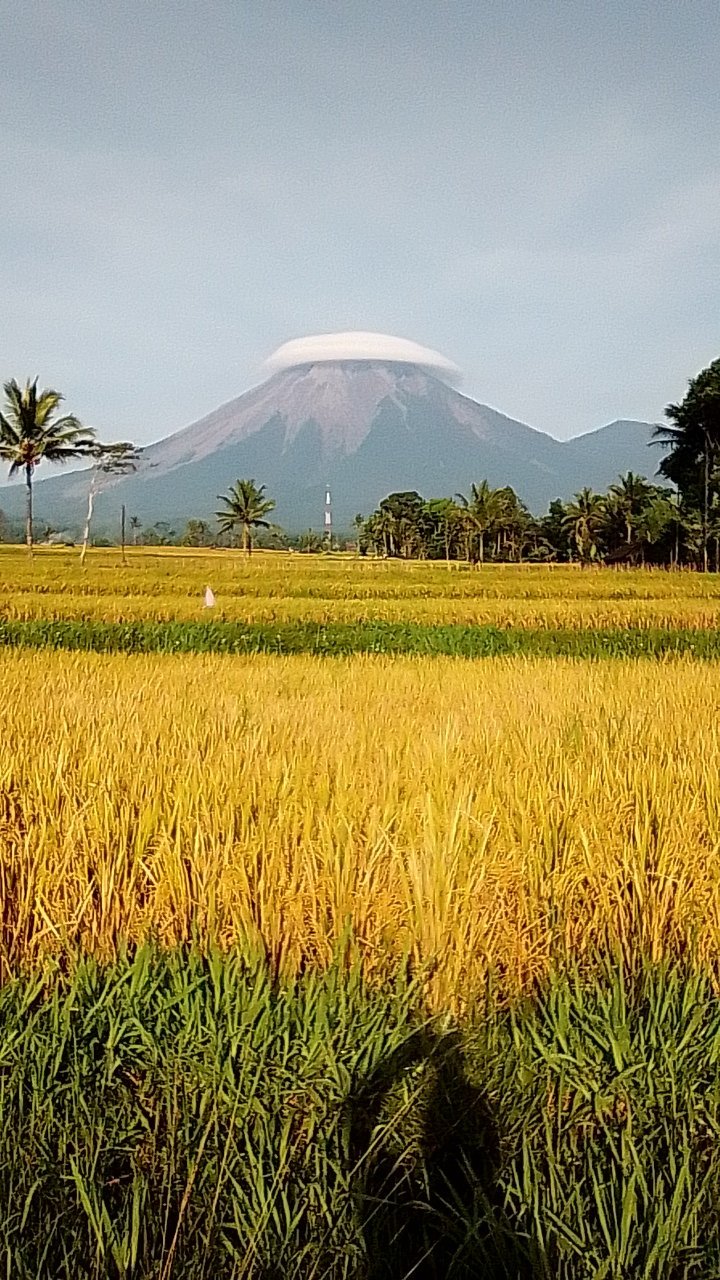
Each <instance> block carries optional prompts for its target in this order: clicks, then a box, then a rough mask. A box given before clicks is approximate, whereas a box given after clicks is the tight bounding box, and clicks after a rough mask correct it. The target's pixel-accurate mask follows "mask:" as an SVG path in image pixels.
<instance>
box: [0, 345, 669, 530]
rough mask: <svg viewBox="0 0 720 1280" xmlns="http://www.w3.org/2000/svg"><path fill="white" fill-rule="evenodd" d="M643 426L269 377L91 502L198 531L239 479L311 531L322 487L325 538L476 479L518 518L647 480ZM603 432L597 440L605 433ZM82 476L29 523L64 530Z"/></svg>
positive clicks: (366, 372) (361, 369) (9, 506)
mask: <svg viewBox="0 0 720 1280" xmlns="http://www.w3.org/2000/svg"><path fill="white" fill-rule="evenodd" d="M652 430H653V427H652V425H651V424H649V423H640V422H634V421H632V420H624V419H617V420H616V421H615V422H613V423H609V424H607V426H605V427H600V428H597V429H595V430H594V431H590V432H586V433H584V434H583V435H581V436H575V437H572V438H571V439H570V440H558V439H556V438H555V437H554V436H551V435H549V434H548V433H546V432H542V431H538V430H536V429H535V428H534V427H531V426H528V425H527V424H526V423H522V422H519V421H517V420H516V419H513V418H510V417H508V416H507V415H505V414H503V413H502V412H501V411H500V410H497V409H493V408H491V407H490V406H489V405H484V404H482V403H480V402H479V401H476V400H473V399H472V398H470V397H469V396H464V395H463V394H462V393H460V392H459V391H457V390H456V389H454V388H453V387H451V386H449V385H448V384H447V383H446V382H445V381H443V380H442V379H441V378H439V377H436V376H435V375H434V373H433V372H430V371H428V370H427V369H426V368H421V367H420V366H414V365H412V364H408V363H399V362H394V361H392V360H367V359H365V360H362V361H361V360H338V361H324V362H322V363H317V364H314V363H312V362H308V363H307V364H302V365H297V366H295V367H292V368H287V369H281V370H280V371H278V372H277V373H275V374H273V375H272V377H270V378H269V379H267V380H266V381H265V382H262V383H260V384H258V385H257V386H255V387H252V388H250V390H249V391H246V392H245V393H244V394H243V395H241V396H239V397H236V398H235V399H233V400H229V401H227V402H225V403H224V404H222V405H220V406H218V407H217V408H216V409H214V410H212V412H211V413H209V414H206V415H205V416H204V417H202V418H200V419H199V420H198V421H196V422H194V423H190V424H189V425H187V426H185V427H183V428H181V429H180V430H179V431H177V432H174V433H172V434H170V435H168V436H165V437H163V438H162V439H160V440H158V441H156V442H154V443H153V444H151V445H149V446H147V448H145V449H144V450H143V457H142V462H141V465H140V468H139V469H138V471H137V473H135V474H132V475H129V476H124V477H119V478H113V479H112V480H111V481H110V482H109V483H108V484H107V485H106V486H104V488H103V491H102V493H100V494H99V495H98V498H97V503H96V510H97V520H98V527H99V526H100V525H101V524H102V522H103V519H107V518H108V517H109V515H110V513H111V511H112V510H113V509H114V510H117V507H118V506H119V504H120V503H121V502H124V503H125V505H126V507H127V509H128V513H129V514H130V513H132V514H133V515H134V514H137V515H138V516H139V517H140V518H141V520H142V521H143V523H145V524H149V523H154V522H155V521H156V520H170V521H171V522H173V523H176V522H178V521H181V520H186V519H188V518H189V517H192V516H198V517H202V518H205V519H207V518H208V517H209V516H211V515H212V514H213V513H214V511H215V509H216V507H217V495H218V494H219V493H222V492H224V491H226V490H227V489H228V488H229V486H230V484H232V483H234V481H235V480H236V479H237V478H238V477H240V476H247V477H253V478H254V479H255V480H256V481H257V482H258V483H264V484H265V485H266V487H267V491H268V493H269V494H271V495H272V496H273V497H274V498H275V499H276V502H277V508H276V512H275V516H276V518H277V520H278V523H280V524H282V525H284V526H285V527H286V528H288V529H289V530H291V531H299V530H301V529H303V528H308V527H309V526H310V527H312V526H314V527H321V525H322V512H323V503H324V493H325V487H326V485H328V484H329V485H330V488H331V492H332V495H333V514H334V523H335V527H336V528H341V527H342V528H344V527H348V526H349V524H350V522H351V520H352V518H353V516H354V515H355V513H356V512H358V511H363V512H365V513H367V512H368V511H370V510H371V509H373V508H374V507H375V506H376V505H377V503H378V502H379V501H380V500H381V499H382V498H383V497H385V496H386V494H387V493H389V492H391V491H392V490H394V489H417V490H418V491H420V492H421V493H424V495H425V496H427V497H430V496H432V497H439V496H443V495H449V494H453V493H457V492H462V491H466V490H467V489H469V486H470V485H471V483H473V482H478V481H479V480H481V479H483V478H487V479H488V481H489V482H490V483H491V484H492V485H496V486H500V485H505V484H507V485H511V486H512V487H513V488H514V489H515V490H516V492H517V493H518V494H519V496H520V497H521V498H522V499H523V500H524V501H525V502H526V503H527V504H528V506H529V507H530V508H531V510H534V511H536V512H537V511H542V510H545V509H546V507H547V505H548V503H549V502H550V501H551V500H552V499H553V498H556V497H560V498H564V499H567V498H568V497H570V496H571V495H572V493H574V492H575V491H576V490H577V489H579V488H582V487H583V486H584V485H589V486H590V487H591V488H595V489H604V488H606V487H607V485H608V484H610V483H612V481H613V480H614V479H615V478H616V477H617V476H618V475H619V474H621V473H624V472H626V471H628V470H633V471H638V472H640V473H641V474H645V475H647V476H648V478H652V476H653V474H654V472H655V470H656V468H657V463H658V462H659V456H658V455H657V454H656V455H655V457H654V458H652V464H653V465H652V466H651V467H650V466H648V465H646V463H647V462H648V461H649V460H650V457H651V454H650V450H648V449H647V444H648V441H649V438H650V434H651V432H652ZM608 433H609V434H608ZM87 484H88V481H87V474H86V473H84V472H82V471H79V472H78V471H75V472H71V473H69V474H64V475H60V476H53V477H49V478H47V479H44V480H38V481H37V482H36V486H35V510H36V514H37V517H38V519H39V520H47V521H50V522H52V523H55V524H56V525H57V524H59V525H60V526H61V527H63V528H77V527H78V526H79V524H80V523H81V520H82V508H83V505H84V502H85V499H86V495H87ZM23 502H24V494H23V492H22V487H21V486H10V487H8V488H6V489H4V491H3V494H2V497H1V498H0V505H2V507H3V509H4V510H5V512H6V514H7V515H9V516H11V517H14V516H16V515H20V514H21V511H22V504H23Z"/></svg>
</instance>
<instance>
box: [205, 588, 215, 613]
mask: <svg viewBox="0 0 720 1280" xmlns="http://www.w3.org/2000/svg"><path fill="white" fill-rule="evenodd" d="M214 604H215V592H214V591H213V589H212V587H206V588H205V606H204V607H205V608H206V609H212V607H213V605H214Z"/></svg>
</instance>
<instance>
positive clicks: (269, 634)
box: [0, 619, 720, 658]
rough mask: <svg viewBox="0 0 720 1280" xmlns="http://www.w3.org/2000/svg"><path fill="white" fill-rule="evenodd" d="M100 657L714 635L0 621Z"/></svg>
mask: <svg viewBox="0 0 720 1280" xmlns="http://www.w3.org/2000/svg"><path fill="white" fill-rule="evenodd" d="M1 645H6V646H13V647H30V648H52V649H80V650H93V651H96V652H105V653H245V654H247V653H275V654H293V653H305V654H317V655H318V656H322V657H333V656H343V655H347V654H354V653H381V654H406V655H409V654H416V655H418V656H425V655H427V656H432V655H441V654H446V655H448V656H452V657H459V658H493V657H504V656H514V655H520V656H526V657H567V658H608V657H617V658H659V657H663V656H665V655H677V654H690V655H694V656H695V657H698V658H720V631H714V630H713V631H711V630H698V629H693V628H677V629H673V630H669V629H653V628H644V627H643V628H640V627H637V628H632V627H628V628H613V629H605V630H588V629H575V628H568V629H565V630H552V629H550V628H536V629H528V628H522V627H517V628H515V627H512V628H500V627H492V626H477V627H474V626H458V625H448V626H427V625H422V624H419V623H407V624H401V623H382V622H358V623H339V622H338V623H328V624H323V625H318V624H317V623H237V622H151V621H141V622H91V621H87V620H84V621H38V620H34V621H24V620H23V621H20V620H17V621H16V620H8V619H6V620H0V646H1Z"/></svg>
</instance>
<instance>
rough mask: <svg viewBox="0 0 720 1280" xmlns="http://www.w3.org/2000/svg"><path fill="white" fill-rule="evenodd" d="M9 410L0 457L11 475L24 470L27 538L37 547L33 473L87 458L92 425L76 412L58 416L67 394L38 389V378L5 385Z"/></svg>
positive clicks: (1, 420)
mask: <svg viewBox="0 0 720 1280" xmlns="http://www.w3.org/2000/svg"><path fill="white" fill-rule="evenodd" d="M4 389H5V413H4V414H2V413H0V458H2V459H4V461H5V462H9V463H10V475H11V476H14V475H17V473H18V472H19V471H22V472H24V475H25V486H26V506H25V511H26V516H25V538H26V542H27V545H28V550H29V551H30V552H31V553H32V548H33V492H32V486H33V476H34V474H35V468H36V467H37V466H38V465H39V464H40V463H41V462H42V461H43V459H45V460H46V461H47V462H70V461H71V460H72V459H73V458H84V457H87V456H88V455H89V453H90V451H91V449H92V447H93V445H94V443H95V432H94V430H93V428H92V427H84V426H83V425H82V423H81V422H79V421H78V419H77V418H76V417H75V416H74V415H73V414H66V415H65V416H63V417H61V418H58V417H56V416H55V414H56V412H57V409H58V406H59V405H60V404H61V402H62V399H63V397H62V396H61V395H60V393H59V392H58V391H51V390H44V391H38V386H37V378H36V379H35V381H34V382H30V380H29V379H28V381H27V382H26V383H25V386H24V387H20V386H19V385H18V383H17V382H16V381H15V379H14V378H13V379H12V380H11V381H10V382H6V383H5V384H4Z"/></svg>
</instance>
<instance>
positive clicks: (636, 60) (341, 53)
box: [0, 0, 720, 442]
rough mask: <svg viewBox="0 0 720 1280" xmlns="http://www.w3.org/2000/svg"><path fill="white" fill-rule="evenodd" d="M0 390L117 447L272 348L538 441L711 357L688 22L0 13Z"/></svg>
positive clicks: (707, 166)
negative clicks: (9, 383)
mask: <svg viewBox="0 0 720 1280" xmlns="http://www.w3.org/2000/svg"><path fill="white" fill-rule="evenodd" d="M0 34H1V36H2V51H3V88H2V93H1V94H0V142H1V146H2V174H3V183H2V202H1V205H0V281H2V284H1V286H0V289H1V293H2V306H0V374H2V376H3V377H9V376H15V377H17V378H19V379H20V378H24V377H26V376H27V375H28V374H32V375H34V374H36V373H38V374H39V375H40V379H41V381H42V382H43V383H45V384H49V385H52V386H56V387H58V388H59V389H60V390H62V391H63V392H64V393H65V395H66V398H67V401H68V407H69V408H70V409H72V410H74V411H76V412H77V413H78V414H79V415H80V416H81V417H82V418H83V420H84V421H86V422H88V423H90V424H92V425H94V426H96V427H97V428H98V430H99V432H100V434H101V435H102V436H103V437H105V438H117V437H118V436H128V435H129V436H131V437H132V438H134V439H135V440H137V441H138V442H147V441H150V440H152V439H157V438H158V437H160V436H162V435H165V434H168V433H169V432H170V431H173V430H175V429H176V428H178V427H181V426H183V425H185V424H186V423H188V422H190V421H192V420H193V419H194V418H196V417H198V416H200V415H201V414H203V413H206V412H208V411H209V410H211V409H213V408H214V407H215V406H216V405H217V404H219V403H220V402H221V401H223V400H227V399H230V398H231V397H232V396H235V395H237V394H239V393H240V392H242V391H244V390H246V389H247V387H248V386H249V385H251V384H252V383H253V382H254V381H257V379H258V368H259V365H260V363H261V361H262V360H263V358H264V357H265V356H267V355H268V354H269V353H270V352H271V351H272V350H273V349H274V348H275V347H277V346H279V345H280V343H282V342H285V341H286V340H288V339H291V338H295V337H299V336H301V335H303V334H308V333H323V332H327V331H332V330H336V329H368V330H379V331H381V332H385V333H391V334H397V335H399V336H401V337H405V338H410V339H413V340H415V341H417V342H420V343H423V344H425V345H427V346H430V347H433V348H437V349H438V350H439V351H441V352H443V353H444V354H445V355H446V356H448V357H449V358H450V359H451V360H454V361H455V362H456V363H457V364H459V365H460V366H461V368H462V369H463V371H464V375H465V376H464V382H463V389H464V390H465V391H466V392H467V393H468V394H471V395H473V396H475V397H476V398H478V399H480V400H483V401H485V402H487V403H489V404H491V405H494V406H495V407H497V408H500V409H501V410H503V411H504V412H505V413H508V414H511V415H512V416H514V417H518V418H520V419H522V420H524V421H526V422H529V423H531V424H532V425H533V426H537V427H540V428H542V429H544V430H546V431H550V432H552V433H553V434H555V435H558V436H567V435H573V434H575V433H576V432H578V431H582V430H588V429H590V428H592V427H597V426H600V425H601V424H602V423H604V422H607V421H609V420H611V419H613V418H617V417H635V418H647V419H649V420H656V419H657V418H658V417H660V415H661V414H662V409H663V406H664V405H665V404H666V403H667V401H668V400H670V399H673V398H677V397H681V396H682V394H683V392H684V388H685V385H686V381H687V379H688V378H689V377H690V376H691V375H693V374H694V373H696V372H697V371H698V370H699V369H700V368H702V367H703V366H704V365H705V364H707V363H708V362H709V361H710V360H711V359H714V358H716V357H717V356H718V355H720V90H719V88H718V71H717V51H718V47H719V46H720V5H719V4H718V0H683V2H682V3H680V0H554V2H552V0H522V2H521V0H444V2H441V0H392V3H388V2H387V0H254V2H252V3H251V2H249V0H0Z"/></svg>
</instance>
